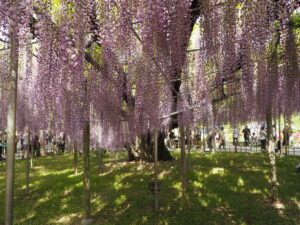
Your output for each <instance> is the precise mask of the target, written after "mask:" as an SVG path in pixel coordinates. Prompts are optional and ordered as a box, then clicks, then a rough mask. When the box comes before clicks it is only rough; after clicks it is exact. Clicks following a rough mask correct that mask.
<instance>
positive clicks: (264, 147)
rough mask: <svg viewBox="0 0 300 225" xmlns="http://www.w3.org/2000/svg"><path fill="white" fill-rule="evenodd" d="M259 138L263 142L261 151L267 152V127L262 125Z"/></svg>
mask: <svg viewBox="0 0 300 225" xmlns="http://www.w3.org/2000/svg"><path fill="white" fill-rule="evenodd" d="M259 139H260V143H261V151H262V152H266V150H267V132H266V131H265V127H264V126H261V128H260V131H259Z"/></svg>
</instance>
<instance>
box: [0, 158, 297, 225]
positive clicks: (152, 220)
mask: <svg viewBox="0 0 300 225" xmlns="http://www.w3.org/2000/svg"><path fill="white" fill-rule="evenodd" d="M175 157H178V154H176V155H175ZM297 160H299V158H297V157H287V158H285V157H284V158H278V180H279V184H280V186H279V197H280V200H281V201H282V203H283V204H284V206H285V208H284V209H281V210H278V209H276V208H275V207H273V206H272V205H271V203H270V202H269V200H268V199H269V196H270V192H269V189H270V188H269V182H268V179H269V178H268V176H269V165H268V158H267V156H265V155H262V154H245V153H237V154H233V153H215V154H203V153H199V152H197V153H196V152H193V153H192V166H193V171H191V172H189V180H190V182H189V185H188V191H187V193H186V195H184V196H182V193H181V190H180V182H179V180H180V179H179V177H180V171H179V167H178V165H179V162H178V160H175V161H173V162H164V163H160V164H159V171H160V180H161V182H162V190H161V192H160V193H159V205H160V210H159V213H157V214H155V213H154V210H153V205H154V197H153V195H152V194H151V193H150V191H149V190H148V183H149V182H150V181H151V180H152V174H153V172H152V171H153V165H152V164H148V163H127V162H125V161H124V159H123V160H122V159H119V160H115V159H111V158H108V159H105V163H102V165H101V173H99V171H98V168H97V163H96V157H95V156H94V155H93V156H92V161H91V162H92V164H91V192H92V216H93V218H94V220H95V223H94V224H107V225H109V224H116V225H117V224H120V225H121V224H122V225H125V224H136V225H146V224H170V225H177V224H178V225H185V224H187V225H190V224H264V225H267V224H272V225H275V224H278V225H279V224H280V225H281V224H299V204H300V196H299V191H298V190H300V186H299V182H298V180H299V176H297V175H296V174H295V170H294V165H295V164H296V162H297ZM34 166H35V167H34V168H33V169H32V177H31V182H32V184H33V185H32V187H31V192H30V193H29V194H27V193H25V191H24V181H25V173H24V172H23V171H25V162H17V164H16V174H17V176H16V188H15V189H16V191H15V212H14V213H15V214H14V215H15V224H74V225H75V224H80V220H81V215H82V212H83V208H82V175H77V176H75V175H73V169H72V166H73V164H72V156H71V155H64V156H59V157H58V156H55V157H53V158H51V157H47V158H41V159H37V160H35V162H34ZM79 171H82V165H81V164H80V167H79ZM3 174H4V170H3V169H2V168H1V170H0V180H1V186H0V188H1V189H0V191H1V192H0V196H1V200H0V203H1V205H2V206H4V202H3V199H4V184H3V183H4V177H3ZM2 181H3V183H2ZM297 204H298V205H297ZM3 208H4V207H1V211H4V209H3ZM0 219H1V221H3V213H1V217H0Z"/></svg>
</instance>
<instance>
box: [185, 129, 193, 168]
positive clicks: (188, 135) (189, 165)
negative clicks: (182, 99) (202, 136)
mask: <svg viewBox="0 0 300 225" xmlns="http://www.w3.org/2000/svg"><path fill="white" fill-rule="evenodd" d="M186 129H187V147H188V171H191V167H192V166H191V130H190V126H189V124H188V125H187V126H186Z"/></svg>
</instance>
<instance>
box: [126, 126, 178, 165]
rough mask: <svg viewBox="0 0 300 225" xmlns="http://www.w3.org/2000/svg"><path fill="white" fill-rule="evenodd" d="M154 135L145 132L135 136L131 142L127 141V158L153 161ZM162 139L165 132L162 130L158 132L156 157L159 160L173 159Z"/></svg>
mask: <svg viewBox="0 0 300 225" xmlns="http://www.w3.org/2000/svg"><path fill="white" fill-rule="evenodd" d="M154 135H155V134H154V133H153V132H147V133H146V134H142V135H141V136H139V137H137V138H136V139H135V141H134V142H133V143H131V144H129V143H127V144H126V145H125V147H126V149H127V151H128V160H129V161H147V162H154V158H153V156H154V154H153V153H154V139H153V137H154ZM164 140H165V134H164V133H163V132H162V131H160V132H158V140H157V142H158V143H157V144H158V152H157V159H158V160H159V161H168V160H173V157H172V156H171V154H170V152H169V150H168V148H167V146H166V145H165V141H164Z"/></svg>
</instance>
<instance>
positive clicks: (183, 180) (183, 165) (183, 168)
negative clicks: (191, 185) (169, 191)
mask: <svg viewBox="0 0 300 225" xmlns="http://www.w3.org/2000/svg"><path fill="white" fill-rule="evenodd" d="M179 132H180V144H181V145H180V148H181V160H180V162H181V186H182V192H183V193H185V192H186V186H187V181H186V159H185V135H184V127H183V126H180V127H179Z"/></svg>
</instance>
